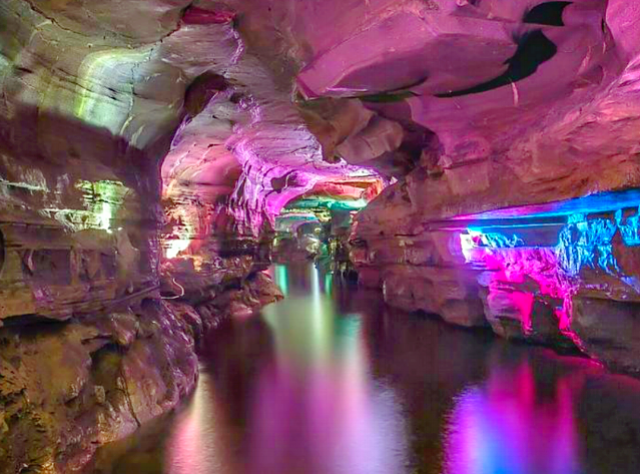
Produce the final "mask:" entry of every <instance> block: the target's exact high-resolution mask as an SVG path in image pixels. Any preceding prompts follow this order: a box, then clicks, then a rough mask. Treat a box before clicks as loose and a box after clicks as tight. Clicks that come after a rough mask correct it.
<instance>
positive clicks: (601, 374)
mask: <svg viewBox="0 0 640 474" xmlns="http://www.w3.org/2000/svg"><path fill="white" fill-rule="evenodd" d="M273 274H274V277H275V278H276V279H277V280H278V282H279V283H280V285H281V286H282V288H283V290H284V291H285V293H286V294H287V298H286V299H285V301H283V302H281V303H277V304H274V305H271V306H269V307H267V308H265V309H264V310H263V311H262V312H261V313H260V314H256V315H254V316H251V317H245V318H242V319H233V320H228V321H225V322H223V323H222V324H221V326H220V327H219V328H218V329H217V330H216V331H215V332H213V333H212V334H211V335H209V337H208V338H207V340H206V341H205V350H204V353H203V356H202V371H201V379H200V383H199V385H198V388H197V391H196V393H195V394H194V396H193V397H192V399H191V400H189V401H188V403H187V404H186V406H185V407H184V409H182V410H181V411H179V413H177V414H176V415H175V416H172V417H169V419H167V420H164V421H161V422H159V423H157V424H156V425H155V426H151V427H148V428H147V429H145V430H143V432H142V433H140V434H139V435H137V436H136V437H134V438H131V439H130V440H127V442H125V443H120V444H119V445H115V446H114V447H113V448H110V449H107V450H104V451H103V452H101V453H100V456H99V457H98V466H99V467H96V469H95V472H96V473H102V474H107V473H118V474H123V473H135V474H165V473H166V474H211V473H220V474H244V473H248V474H402V473H433V474H578V473H585V474H587V473H588V474H592V473H593V474H626V473H629V474H637V473H639V472H640V382H638V381H637V380H635V379H631V378H628V377H624V376H617V375H611V374H607V373H606V371H604V370H603V369H602V368H601V367H599V366H598V365H597V364H595V363H593V362H590V361H588V360H587V359H584V358H581V357H579V356H577V355H569V356H568V355H559V354H557V353H555V352H554V351H553V350H551V349H546V348H541V347H531V346H526V345H518V344H512V343H507V342H505V341H502V340H499V339H496V338H494V337H493V336H492V335H491V334H490V333H484V332H477V331H466V330H462V329H457V328H454V327H451V326H448V325H446V324H444V323H442V322H440V321H437V320H435V319H433V318H429V317H426V316H416V315H408V314H405V313H402V312H399V311H397V310H393V309H388V308H385V307H384V305H383V304H382V303H381V300H380V296H379V295H378V294H377V293H374V292H368V291H364V290H358V289H356V288H353V287H349V286H346V285H344V284H340V283H339V282H334V281H332V277H331V275H324V274H322V273H321V272H320V271H318V270H317V269H316V268H315V267H313V266H301V267H300V266H299V267H294V266H291V267H283V266H279V267H275V268H274V269H273Z"/></svg>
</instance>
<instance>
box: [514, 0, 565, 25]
mask: <svg viewBox="0 0 640 474" xmlns="http://www.w3.org/2000/svg"><path fill="white" fill-rule="evenodd" d="M571 3H572V2H545V3H541V4H540V5H536V6H535V7H533V8H532V9H531V10H529V11H527V12H525V14H524V17H523V18H522V22H523V23H535V24H537V25H549V26H564V22H563V21H562V14H563V13H564V9H565V8H567V6H569V5H571Z"/></svg>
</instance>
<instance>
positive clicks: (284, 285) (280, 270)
mask: <svg viewBox="0 0 640 474" xmlns="http://www.w3.org/2000/svg"><path fill="white" fill-rule="evenodd" d="M276 283H277V284H278V286H279V287H280V289H281V290H282V294H283V295H284V296H288V295H289V274H288V270H287V267H286V266H284V265H276Z"/></svg>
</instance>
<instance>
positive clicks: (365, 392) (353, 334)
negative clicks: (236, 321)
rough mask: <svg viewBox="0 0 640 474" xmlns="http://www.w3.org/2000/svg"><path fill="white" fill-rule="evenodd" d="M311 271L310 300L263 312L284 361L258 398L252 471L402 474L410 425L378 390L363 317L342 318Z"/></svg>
mask: <svg viewBox="0 0 640 474" xmlns="http://www.w3.org/2000/svg"><path fill="white" fill-rule="evenodd" d="M309 271H310V273H311V275H310V282H311V288H310V291H309V293H310V298H295V297H293V298H291V299H290V300H288V301H284V302H282V303H280V304H277V305H273V306H271V307H269V308H266V309H265V311H264V314H265V319H266V320H267V321H268V322H269V325H270V327H271V328H272V331H273V335H274V340H275V351H276V353H277V354H278V356H277V358H276V361H277V362H276V364H275V366H272V367H271V368H270V369H269V370H267V371H265V373H264V374H263V375H262V377H261V380H260V383H259V388H258V393H257V396H256V399H255V400H256V403H255V407H254V409H255V411H254V424H253V435H252V437H251V451H250V452H251V456H250V458H251V459H252V468H251V469H250V472H252V473H258V472H259V473H260V474H270V473H273V474H276V473H278V474H281V473H286V472H292V473H293V472H305V473H316V472H317V473H322V474H329V473H345V474H347V473H350V474H376V473H380V474H383V473H387V472H394V473H401V472H402V470H403V464H402V461H401V460H402V456H403V452H404V449H403V442H404V439H403V438H404V436H403V421H402V418H401V416H400V414H399V410H398V408H397V406H396V400H395V398H394V396H393V394H392V393H391V391H390V390H389V389H384V390H383V389H381V388H380V387H375V388H374V386H372V384H371V380H370V374H369V367H368V360H369V359H368V357H367V354H366V351H365V344H364V340H363V335H362V320H361V316H360V315H359V314H351V315H348V316H346V317H345V316H341V315H339V314H337V312H336V310H335V307H334V305H333V303H332V301H331V300H330V299H328V298H327V297H326V296H325V295H323V291H322V288H321V279H320V276H319V273H318V269H316V268H310V269H309ZM398 460H400V461H398ZM297 462H300V463H301V464H297Z"/></svg>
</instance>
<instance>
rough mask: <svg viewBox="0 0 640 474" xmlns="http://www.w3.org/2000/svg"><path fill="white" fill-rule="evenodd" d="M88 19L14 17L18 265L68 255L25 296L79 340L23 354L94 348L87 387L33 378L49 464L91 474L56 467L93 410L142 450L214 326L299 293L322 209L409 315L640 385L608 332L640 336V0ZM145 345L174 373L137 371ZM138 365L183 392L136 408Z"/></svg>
mask: <svg viewBox="0 0 640 474" xmlns="http://www.w3.org/2000/svg"><path fill="white" fill-rule="evenodd" d="M34 3H38V6H37V7H36V6H34ZM76 3H77V2H76ZM80 3H83V5H82V6H76V5H75V4H74V2H68V1H65V0H62V1H54V2H33V1H32V0H29V1H27V0H7V1H6V2H3V5H2V7H0V23H2V24H3V25H4V24H6V25H8V27H7V28H0V43H1V44H2V45H3V47H4V49H3V50H2V52H1V53H0V91H1V92H2V96H3V105H2V107H0V176H1V177H2V178H1V179H0V222H2V225H3V229H4V226H5V225H6V226H7V229H10V230H6V231H5V233H4V234H3V231H0V275H2V276H3V277H6V276H7V271H8V270H9V271H13V266H14V265H13V262H14V260H13V259H14V254H13V253H11V252H14V244H15V243H16V241H18V240H19V242H17V245H18V246H19V247H18V248H21V249H22V248H24V252H23V253H21V255H23V256H24V258H23V262H22V268H27V269H30V270H32V269H34V268H36V267H37V264H38V261H37V259H36V262H35V265H36V267H34V261H33V256H34V252H42V253H43V254H44V255H46V254H47V252H49V251H52V252H55V255H56V259H55V260H57V261H56V262H55V267H56V276H55V278H53V277H52V278H49V279H47V280H46V281H43V279H38V278H25V277H24V275H16V276H15V278H13V277H14V275H11V276H12V278H13V279H12V281H10V282H9V283H8V284H7V289H8V290H9V293H8V294H10V298H11V301H10V302H11V303H12V304H11V305H5V307H3V306H2V305H0V308H2V313H0V320H1V319H4V318H10V317H14V316H18V315H24V314H27V315H37V316H38V317H39V318H41V319H46V320H48V321H51V322H54V323H56V324H52V325H50V326H51V327H54V329H53V330H50V331H47V332H46V333H45V332H43V333H42V338H41V339H40V338H39V337H40V336H39V337H38V338H30V339H28V340H27V339H26V338H25V340H24V341H22V342H23V343H24V345H20V344H15V345H12V344H13V342H11V341H9V343H8V346H7V347H4V346H0V357H3V356H4V352H3V351H5V350H7V351H12V353H11V354H12V355H11V357H14V356H15V357H16V358H18V359H20V358H22V360H23V361H24V367H27V368H28V367H29V366H30V365H29V364H33V366H34V367H39V365H37V364H41V363H42V364H50V365H48V366H47V368H50V369H51V373H55V371H56V370H57V369H58V367H57V366H56V364H57V360H56V359H55V358H49V357H45V356H47V354H42V353H41V352H39V350H40V348H41V347H45V346H46V347H64V344H68V345H69V347H70V350H69V351H68V352H69V354H71V355H72V359H73V360H72V362H73V363H72V365H73V367H70V368H69V367H66V368H69V372H68V373H69V374H71V375H69V377H68V378H60V384H61V385H64V384H67V385H66V386H64V387H51V386H50V385H48V383H49V382H48V380H45V381H43V383H40V384H38V383H34V384H31V385H28V386H27V385H24V386H19V384H20V383H22V381H23V380H26V379H25V377H27V376H30V375H32V374H36V375H34V376H39V375H37V374H42V373H45V372H46V371H37V370H33V371H30V372H28V373H27V372H24V373H22V372H20V371H17V372H16V373H15V374H17V375H15V374H14V375H15V377H16V378H15V379H12V380H11V381H10V382H11V383H16V384H17V385H16V387H19V389H20V390H23V391H24V393H25V394H26V395H29V396H30V398H31V399H38V400H40V399H42V400H44V401H43V404H42V406H40V407H36V408H34V409H36V410H41V413H36V415H37V416H40V414H42V415H43V417H45V418H46V419H55V423H57V424H56V425H55V426H54V427H53V428H52V430H51V431H50V432H47V433H45V434H46V436H47V438H46V443H44V444H45V445H50V446H55V447H54V448H51V449H44V448H43V449H42V450H40V451H39V452H38V453H37V454H38V455H40V454H42V459H43V460H44V461H43V462H45V461H46V462H49V461H51V463H54V461H55V462H58V461H59V463H60V466H62V467H61V469H63V471H62V472H64V463H65V462H67V461H69V462H70V463H72V462H75V460H74V459H71V460H69V459H66V458H65V456H61V457H60V458H56V455H57V454H59V453H65V452H67V451H68V450H67V448H69V447H70V445H67V444H65V443H68V442H69V439H71V438H72V437H63V436H59V433H62V432H65V430H66V431H71V430H72V429H73V428H74V427H73V426H72V424H71V423H70V421H69V420H71V418H70V417H68V416H67V413H66V412H65V411H64V410H66V409H71V408H73V409H74V410H75V409H76V408H77V409H78V410H79V411H81V410H84V409H86V413H84V412H83V413H81V414H82V415H83V416H84V415H85V414H87V416H86V419H94V418H99V417H94V415H95V412H97V411H99V410H101V408H100V407H102V406H111V407H113V411H112V413H114V416H115V417H116V418H118V420H123V421H122V423H123V425H122V426H123V429H122V430H121V431H119V432H117V433H116V432H108V433H101V434H105V436H103V437H102V438H104V439H115V438H116V437H118V436H121V434H122V433H124V432H127V431H132V430H134V429H135V428H136V427H137V426H138V425H139V424H141V423H143V422H145V421H146V420H148V419H151V418H152V416H155V415H157V413H158V407H163V409H169V408H170V407H174V406H177V404H178V403H179V398H180V397H181V396H185V395H186V394H187V393H189V392H190V391H192V390H193V387H194V385H195V381H196V379H197V360H196V356H195V348H196V346H197V344H198V342H199V341H201V340H202V339H201V338H202V335H203V334H204V332H205V331H206V330H207V329H210V328H211V327H213V326H215V325H216V324H217V322H218V321H219V320H220V319H221V318H224V317H229V316H230V315H231V314H236V313H238V314H249V313H250V312H251V311H252V310H254V309H255V308H256V307H259V306H261V305H264V304H266V303H268V302H271V301H274V300H277V299H278V298H280V297H281V295H280V294H279V292H278V289H277V288H275V287H274V285H273V282H272V281H270V279H269V278H268V276H267V274H266V273H265V270H266V269H267V268H268V266H269V265H270V263H271V261H272V257H273V255H272V252H271V249H272V247H273V245H272V243H273V240H274V233H275V236H276V237H277V234H278V232H279V231H280V229H278V227H277V222H278V221H277V219H278V218H279V217H281V216H283V215H284V216H286V215H287V213H289V215H291V216H293V217H292V222H293V221H294V220H295V219H294V218H295V217H296V216H295V214H296V213H299V214H303V213H302V212H301V211H305V212H307V211H309V209H311V211H312V212H310V213H311V214H313V212H318V213H324V218H325V219H331V222H330V226H333V227H332V228H333V229H335V236H337V238H338V239H342V240H341V243H340V245H341V246H342V247H341V250H340V251H341V252H342V257H344V258H345V259H348V261H349V264H350V265H351V267H348V274H349V275H354V273H353V272H352V271H351V270H357V274H358V279H359V283H360V284H361V285H363V286H367V287H372V288H376V289H378V290H379V289H384V298H385V300H386V302H387V303H389V304H391V305H393V306H396V307H400V308H404V309H407V310H411V311H414V310H417V311H424V312H427V313H437V314H440V315H441V316H442V317H443V318H444V319H445V320H447V321H448V322H451V323H453V324H458V325H463V326H490V327H491V328H492V329H493V330H494V332H495V333H497V334H499V335H500V336H504V337H506V338H518V339H524V340H527V341H531V342H536V343H537V342H542V343H545V344H550V345H557V346H561V347H567V346H569V347H572V346H573V345H574V341H577V346H578V347H579V348H580V350H582V351H584V352H585V353H586V354H588V355H589V356H592V357H594V358H596V359H598V360H600V361H602V362H604V363H605V364H608V365H610V366H614V367H622V368H624V369H625V370H626V369H628V370H636V369H638V368H640V357H638V353H637V351H636V348H635V346H634V344H635V341H634V340H633V339H631V336H637V335H635V334H630V335H627V334H622V333H621V332H616V328H615V327H613V326H611V327H610V326H609V325H608V324H607V323H606V321H605V320H604V319H603V318H601V316H602V315H603V314H606V313H607V311H608V310H609V309H612V311H611V313H612V314H613V315H614V316H615V318H617V319H616V321H617V323H619V324H617V326H616V327H627V326H628V327H634V326H633V324H632V322H633V320H634V318H635V311H636V309H635V308H636V303H633V302H635V301H640V290H639V288H640V285H639V284H638V281H639V280H640V270H639V269H638V264H637V262H638V258H640V257H639V256H638V253H637V250H638V248H640V245H639V244H640V233H639V232H640V231H639V229H638V218H639V217H638V211H637V209H638V206H639V205H640V197H639V195H638V193H637V190H638V189H640V163H639V162H638V159H637V151H638V145H637V144H638V142H639V139H640V137H639V136H638V130H640V126H639V124H638V122H639V121H640V120H639V119H638V117H640V101H638V99H637V98H638V97H640V94H639V93H638V92H639V91H640V75H639V74H638V64H640V48H639V47H638V45H640V41H639V39H640V33H639V31H640V29H639V28H637V27H636V25H637V24H640V13H639V12H638V9H637V8H636V7H635V6H634V5H633V3H634V2H630V1H628V0H609V1H605V0H601V1H600V0H574V1H571V2H544V1H535V2H532V1H531V0H513V1H494V2H484V1H468V2H460V1H455V0H434V1H433V2H424V1H419V0H416V1H411V0H410V1H406V2H397V1H395V0H371V1H365V0H362V1H359V0H355V1H353V2H351V4H350V7H352V8H349V9H348V11H345V9H344V8H343V5H342V4H341V2H339V1H337V0H326V1H323V2H314V7H313V8H309V0H290V1H287V2H283V1H280V0H242V1H240V0H223V1H221V2H206V1H204V2H199V3H198V5H199V6H198V7H194V6H193V5H192V3H193V2H190V1H189V0H172V1H158V0H151V1H148V2H117V1H115V0H107V1H104V2H80ZM98 3H99V4H100V5H98ZM40 4H41V5H40ZM433 5H437V6H438V8H432V6H433ZM76 7H77V8H76ZM425 23H426V24H427V26H428V27H425ZM159 163H160V164H159ZM158 164H159V165H158ZM304 200H307V202H306V203H305V204H304V206H303V205H302V204H300V203H302V202H303V201H304ZM296 202H297V203H298V204H295V203H296ZM336 203H339V204H336ZM296 206H297V207H296ZM305 206H306V207H305ZM327 209H328V210H329V212H328V211H327ZM334 210H335V211H337V212H333V211H334ZM327 216H328V217H327ZM307 217H309V218H310V220H313V219H315V218H316V217H317V216H315V215H314V216H313V217H311V216H307ZM334 219H335V222H334ZM352 219H353V220H352ZM318 221H320V219H318ZM354 221H355V222H354ZM287 225H289V224H287ZM296 226H297V224H296V223H291V225H290V227H291V229H296V228H298V227H296ZM314 226H315V224H314V225H311V226H310V227H313V228H316V227H314ZM14 230H15V232H14ZM332 232H333V230H332ZM310 233H311V232H310ZM5 234H6V235H8V236H10V237H6V236H5ZM7 240H10V242H11V246H10V249H7V243H6V242H7ZM35 255H36V256H37V255H38V254H35ZM9 256H10V257H11V259H10V262H11V265H6V263H7V261H9ZM342 257H341V258H342ZM3 272H4V273H3ZM593 282H596V283H597V284H593ZM158 289H160V290H161V291H159V292H158ZM0 290H3V289H0ZM158 295H159V296H158ZM622 300H624V301H629V302H630V303H628V304H627V303H625V305H621V304H619V301H622ZM623 306H624V307H623ZM7 308H8V309H7ZM15 320H16V321H19V322H20V323H19V324H22V321H28V320H32V321H33V319H32V318H17V319H15ZM593 321H598V322H599V323H600V322H601V324H599V325H598V328H597V331H596V330H595V329H594V326H593V325H590V322H593ZM58 323H62V324H58ZM0 326H1V325H0ZM63 327H64V328H65V329H59V328H63ZM131 328H136V330H133V329H131ZM0 330H2V329H0ZM12 330H14V331H16V333H17V334H20V332H21V331H35V332H37V331H38V330H39V329H38V328H37V327H36V328H33V327H30V328H23V327H17V328H16V327H14V328H12ZM56 331H58V332H56ZM66 331H68V332H66ZM600 332H602V333H604V335H605V336H606V337H602V334H601V333H600ZM69 334H71V335H72V336H69ZM96 334H99V335H98V336H96ZM147 334H154V335H155V336H154V337H153V338H149V337H146V336H145V335H147ZM76 336H78V337H76ZM607 338H608V339H609V340H612V341H615V342H616V348H617V349H616V351H611V350H609V349H610V348H607V347H603V346H602V345H601V344H599V341H601V340H604V339H607ZM60 340H63V342H64V344H61V343H60ZM38 344H41V346H38ZM132 347H135V350H134V349H131V348H132ZM139 348H143V349H140V350H138V349H139ZM618 349H619V350H618ZM138 352H144V353H147V354H151V355H149V357H148V360H150V361H151V360H153V363H149V365H150V366H155V365H158V366H162V367H166V368H168V370H165V371H163V372H162V373H156V372H154V371H153V369H150V372H149V373H151V374H152V376H151V377H147V374H146V373H145V372H143V371H130V372H127V371H124V370H120V369H121V368H122V367H126V366H127V364H138V365H136V367H137V366H139V365H144V364H141V363H140V361H139V360H132V358H133V357H135V356H136V353H138ZM58 365H60V364H58ZM87 367H90V368H91V370H88V371H87V370H85V369H86V368H87ZM114 367H115V368H118V370H120V372H122V373H125V372H127V374H128V375H127V376H128V377H130V378H129V379H128V380H127V381H126V383H125V385H126V386H127V387H138V386H143V385H144V384H143V383H141V380H145V383H146V381H147V380H148V381H149V384H156V385H157V386H164V387H168V388H167V390H166V391H150V393H151V392H153V394H152V395H149V400H148V401H145V402H144V403H146V405H144V404H143V405H144V406H141V407H136V413H134V414H133V418H132V415H131V413H130V412H131V409H130V406H128V405H127V403H126V400H125V401H123V399H122V397H121V396H120V395H119V394H121V392H122V391H121V387H119V386H112V385H109V384H110V383H111V381H112V380H114V381H115V380H116V379H117V378H118V377H119V375H118V374H116V373H115V372H114V371H113V368H114ZM78 368H81V369H78ZM169 369H170V370H169ZM25 370H26V369H25ZM80 370H82V371H80ZM120 372H118V373H120ZM87 374H88V375H87ZM105 374H106V375H105ZM167 374H171V376H167ZM116 375H118V376H116ZM174 375H175V376H174ZM0 379H1V378H0ZM71 379H73V381H72V382H70V381H69V380H71ZM56 380H57V379H56ZM78 380H79V381H81V382H82V383H81V384H80V385H81V386H78V385H77V384H76V381H78ZM36 382H37V381H36ZM0 383H2V381H1V380H0ZM113 383H115V382H113ZM118 383H119V382H118ZM36 386H38V387H45V388H48V389H51V390H52V391H53V390H54V389H55V391H56V394H59V399H65V400H67V401H69V403H68V404H66V405H64V406H63V407H60V406H51V405H50V404H49V402H48V401H47V397H46V396H45V397H42V396H41V393H35V394H33V395H34V396H33V397H31V395H32V394H30V393H28V392H29V391H30V390H36V389H34V388H33V387H36ZM115 394H118V395H115ZM127 395H128V394H127ZM134 395H138V394H134ZM153 397H157V398H153ZM18 398H19V397H16V400H17V399H18ZM152 398H153V399H152ZM133 399H135V400H138V399H140V400H143V399H144V400H146V398H145V397H138V396H134V397H133ZM85 402H86V403H87V405H86V406H82V403H85ZM11 403H14V401H13V400H12V401H11ZM17 403H18V402H15V404H14V405H12V407H11V409H12V410H14V409H15V411H16V412H19V410H20V407H18V405H17ZM129 403H130V401H129ZM138 408H140V409H139V410H138ZM138 416H140V419H138V418H137V417H138ZM83 419H84V418H83ZM25 420H26V421H25ZM28 421H29V420H27V419H26V418H22V419H19V420H13V419H12V420H11V421H10V423H9V425H7V426H8V427H9V430H10V433H11V434H13V433H25V432H27V430H28V428H29V426H30V425H29V426H27V422H28ZM116 425H117V423H114V426H116ZM105 429H107V428H105ZM43 436H45V435H43ZM102 438H100V439H102ZM14 439H18V437H12V436H5V437H3V438H2V439H0V465H4V463H5V459H4V458H3V456H4V455H5V453H8V452H10V451H11V449H12V448H15V451H16V452H20V453H23V451H22V450H21V449H22V446H21V445H18V444H19V442H17V443H18V444H16V446H10V445H9V444H10V443H12V442H13V441H12V440H14ZM3 443H5V444H3ZM90 444H91V443H90ZM96 446H97V442H96V445H93V444H91V445H90V446H81V447H79V448H78V449H79V450H80V451H82V453H81V454H82V455H83V456H84V455H86V454H87V453H88V454H91V452H93V451H92V450H95V448H96ZM85 458H87V456H85V457H84V458H83V459H85ZM38 459H40V458H38ZM28 462H30V460H29V459H26V458H25V456H23V455H22V454H20V455H19V456H16V457H15V459H14V458H12V459H11V463H13V464H11V465H9V461H7V463H6V465H7V466H9V467H8V469H12V468H15V470H19V469H21V468H22V467H21V466H24V465H26V464H28ZM51 465H53V464H51Z"/></svg>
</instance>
